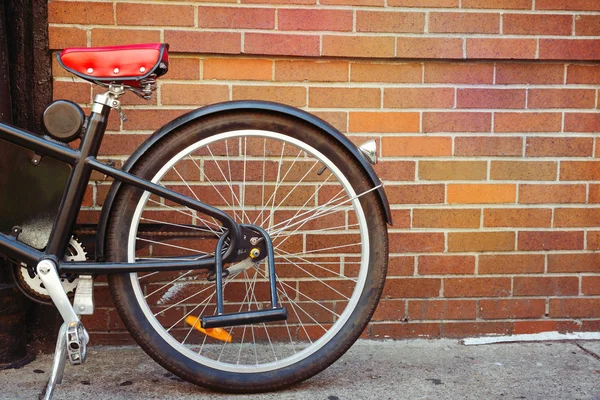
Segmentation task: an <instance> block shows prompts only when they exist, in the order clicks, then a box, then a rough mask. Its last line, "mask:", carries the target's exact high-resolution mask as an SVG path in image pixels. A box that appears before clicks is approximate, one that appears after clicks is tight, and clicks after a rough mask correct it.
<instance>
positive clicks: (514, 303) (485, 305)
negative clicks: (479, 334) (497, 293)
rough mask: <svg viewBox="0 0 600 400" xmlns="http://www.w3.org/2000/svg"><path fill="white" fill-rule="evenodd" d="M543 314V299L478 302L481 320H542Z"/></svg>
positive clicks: (544, 303) (544, 301)
mask: <svg viewBox="0 0 600 400" xmlns="http://www.w3.org/2000/svg"><path fill="white" fill-rule="evenodd" d="M515 279H517V278H515ZM545 313H546V300H545V299H508V300H500V299H498V300H480V301H479V317H480V318H483V319H509V318H510V319H512V318H542V317H543V316H544V314H545Z"/></svg>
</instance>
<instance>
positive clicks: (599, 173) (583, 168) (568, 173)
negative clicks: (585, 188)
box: [560, 161, 600, 181]
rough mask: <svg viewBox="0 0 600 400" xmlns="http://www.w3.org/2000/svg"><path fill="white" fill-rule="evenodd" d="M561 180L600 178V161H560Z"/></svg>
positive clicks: (595, 179)
mask: <svg viewBox="0 0 600 400" xmlns="http://www.w3.org/2000/svg"><path fill="white" fill-rule="evenodd" d="M560 180H561V181H598V180H600V161H563V162H561V163H560Z"/></svg>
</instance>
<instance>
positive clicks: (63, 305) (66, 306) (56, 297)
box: [37, 260, 79, 325]
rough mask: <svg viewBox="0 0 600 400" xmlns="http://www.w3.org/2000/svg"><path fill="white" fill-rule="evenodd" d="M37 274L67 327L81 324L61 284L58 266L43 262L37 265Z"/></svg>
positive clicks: (50, 262) (47, 261)
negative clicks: (72, 324)
mask: <svg viewBox="0 0 600 400" xmlns="http://www.w3.org/2000/svg"><path fill="white" fill-rule="evenodd" d="M37 273H38V275H39V277H40V279H41V280H42V282H43V283H44V288H45V289H46V290H47V291H48V295H50V298H51V299H52V302H53V303H54V305H55V306H56V308H57V309H58V312H59V313H60V315H61V317H62V319H63V320H64V321H65V322H66V323H67V325H69V324H71V323H77V322H79V317H78V316H77V314H76V313H75V310H74V309H73V306H72V305H71V302H70V301H69V298H68V297H67V294H66V293H65V291H64V289H63V287H62V283H61V282H60V277H59V276H58V272H57V270H56V264H55V263H53V262H52V261H50V260H42V261H40V262H39V263H38V265H37Z"/></svg>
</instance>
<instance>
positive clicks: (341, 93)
mask: <svg viewBox="0 0 600 400" xmlns="http://www.w3.org/2000/svg"><path fill="white" fill-rule="evenodd" d="M308 104H309V106H310V107H321V108H331V107H339V108H379V107H380V106H381V90H380V89H378V88H377V89H375V88H314V87H313V88H310V89H309V90H308Z"/></svg>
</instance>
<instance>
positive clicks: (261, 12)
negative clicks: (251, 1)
mask: <svg viewBox="0 0 600 400" xmlns="http://www.w3.org/2000/svg"><path fill="white" fill-rule="evenodd" d="M198 26H199V27H200V28H227V29H244V28H246V29H274V28H275V9H273V8H249V7H244V8H238V7H205V6H201V7H198Z"/></svg>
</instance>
